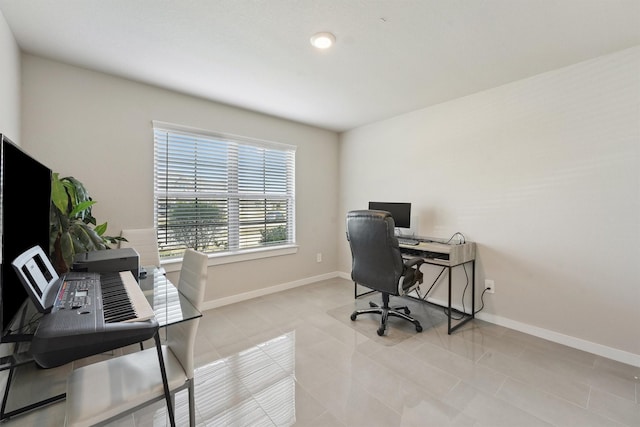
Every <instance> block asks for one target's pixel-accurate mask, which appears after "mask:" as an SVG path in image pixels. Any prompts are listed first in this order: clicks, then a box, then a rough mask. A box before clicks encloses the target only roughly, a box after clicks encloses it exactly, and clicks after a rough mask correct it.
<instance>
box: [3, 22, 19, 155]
mask: <svg viewBox="0 0 640 427" xmlns="http://www.w3.org/2000/svg"><path fill="white" fill-rule="evenodd" d="M0 58H2V60H0V133H2V134H5V135H7V136H8V137H9V139H11V140H12V141H13V142H15V143H16V144H20V50H19V49H18V45H17V43H16V41H15V39H14V38H13V34H12V33H11V30H10V29H9V26H8V25H7V22H6V21H5V19H4V15H2V12H0Z"/></svg>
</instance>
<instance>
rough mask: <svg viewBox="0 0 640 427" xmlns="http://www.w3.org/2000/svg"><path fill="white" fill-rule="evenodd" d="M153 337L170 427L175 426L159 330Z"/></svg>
mask: <svg viewBox="0 0 640 427" xmlns="http://www.w3.org/2000/svg"><path fill="white" fill-rule="evenodd" d="M154 339H155V341H156V349H157V350H158V362H160V373H161V374H162V383H163V385H164V397H165V400H166V401H167V410H168V411H169V422H170V423H171V427H176V419H175V415H174V413H173V401H172V400H171V393H170V392H169V382H168V381H167V371H166V370H165V366H164V357H162V345H161V344H160V335H159V332H156V334H155V335H154Z"/></svg>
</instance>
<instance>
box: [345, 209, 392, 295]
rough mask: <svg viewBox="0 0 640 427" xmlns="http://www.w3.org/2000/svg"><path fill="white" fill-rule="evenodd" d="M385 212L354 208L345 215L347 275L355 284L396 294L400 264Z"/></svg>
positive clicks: (389, 217) (387, 213)
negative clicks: (348, 253)
mask: <svg viewBox="0 0 640 427" xmlns="http://www.w3.org/2000/svg"><path fill="white" fill-rule="evenodd" d="M394 229H395V223H394V221H393V217H392V216H391V214H390V213H389V212H386V211H378V210H356V211H351V212H349V213H348V214H347V240H348V241H349V246H350V247H351V256H352V264H351V278H352V279H353V281H354V282H356V283H358V284H359V285H363V286H366V287H368V288H371V289H375V290H377V291H380V292H386V293H389V294H392V295H398V282H399V280H400V277H401V276H402V274H403V272H404V263H403V262H402V255H401V253H400V248H399V247H398V239H397V238H396V237H395V235H394Z"/></svg>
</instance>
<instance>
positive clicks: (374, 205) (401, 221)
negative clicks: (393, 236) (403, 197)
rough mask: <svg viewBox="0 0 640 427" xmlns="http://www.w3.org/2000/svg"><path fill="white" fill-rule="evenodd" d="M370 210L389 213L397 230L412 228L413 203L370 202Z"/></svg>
mask: <svg viewBox="0 0 640 427" xmlns="http://www.w3.org/2000/svg"><path fill="white" fill-rule="evenodd" d="M369 209H375V210H379V211H387V212H389V213H390V214H391V216H392V217H393V221H394V222H395V224H396V227H397V228H411V203H396V202H369Z"/></svg>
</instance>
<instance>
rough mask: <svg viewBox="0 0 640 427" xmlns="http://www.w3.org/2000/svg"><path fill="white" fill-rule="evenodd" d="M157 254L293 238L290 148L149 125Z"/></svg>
mask: <svg viewBox="0 0 640 427" xmlns="http://www.w3.org/2000/svg"><path fill="white" fill-rule="evenodd" d="M154 140H155V214H156V218H155V221H156V227H157V228H158V240H159V246H160V254H161V256H165V257H168V256H174V255H176V256H177V255H179V254H180V253H181V252H182V251H183V250H184V249H185V248H187V247H188V248H193V249H196V250H200V251H203V252H209V253H210V252H220V251H237V250H242V249H249V248H256V247H263V246H273V245H282V244H289V243H294V241H295V227H294V223H295V218H294V207H295V198H294V196H295V194H294V193H295V188H294V179H295V176H294V174H295V148H294V147H290V146H284V145H282V146H280V145H279V144H274V143H269V142H262V141H255V140H245V139H242V138H234V137H229V136H224V135H215V134H211V133H208V132H207V133H206V134H198V133H194V132H186V131H184V130H183V129H182V128H179V129H172V128H167V127H160V126H156V127H154Z"/></svg>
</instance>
